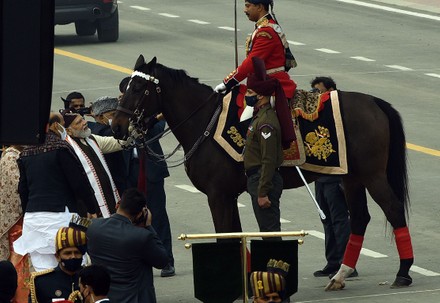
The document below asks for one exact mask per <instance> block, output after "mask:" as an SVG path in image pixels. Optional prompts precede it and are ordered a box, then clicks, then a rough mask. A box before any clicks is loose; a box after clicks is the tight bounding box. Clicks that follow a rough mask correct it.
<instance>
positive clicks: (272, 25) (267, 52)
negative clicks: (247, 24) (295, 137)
mask: <svg viewBox="0 0 440 303" xmlns="http://www.w3.org/2000/svg"><path fill="white" fill-rule="evenodd" d="M269 6H270V7H271V12H272V14H270V13H269ZM244 13H245V14H246V16H247V17H248V19H249V20H250V21H253V22H256V23H255V30H254V32H253V33H252V35H251V36H249V37H248V39H247V41H246V59H244V60H243V62H242V63H241V65H240V66H239V67H237V68H236V69H235V70H234V71H233V72H231V73H230V74H229V75H228V76H227V77H226V78H225V79H224V80H223V81H222V83H220V84H219V85H217V86H216V87H215V89H214V90H215V91H216V92H226V91H229V90H231V89H232V87H234V86H236V85H237V84H239V83H240V82H241V81H242V80H244V79H245V78H246V77H247V75H248V74H251V73H253V72H254V68H253V65H252V58H253V57H259V58H261V59H263V61H264V64H265V66H266V69H267V74H268V75H269V77H273V78H277V79H278V80H279V81H280V83H281V86H282V87H283V89H284V94H285V95H286V97H287V99H291V98H292V97H293V95H294V93H295V89H296V83H295V82H294V81H293V80H292V79H290V76H289V74H288V73H287V71H288V70H289V69H290V68H291V67H295V66H296V62H295V59H294V58H293V55H292V53H291V52H290V49H289V44H288V42H287V40H286V37H285V35H284V33H283V31H282V29H281V27H280V25H279V24H278V22H277V20H276V19H275V17H274V16H275V15H274V13H273V0H245V4H244Z"/></svg>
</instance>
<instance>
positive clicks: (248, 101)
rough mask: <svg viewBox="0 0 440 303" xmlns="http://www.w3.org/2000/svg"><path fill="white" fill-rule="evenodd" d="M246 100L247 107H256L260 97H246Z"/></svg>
mask: <svg viewBox="0 0 440 303" xmlns="http://www.w3.org/2000/svg"><path fill="white" fill-rule="evenodd" d="M244 98H245V100H246V105H247V106H252V107H254V106H255V104H257V102H258V97H257V95H254V96H244Z"/></svg>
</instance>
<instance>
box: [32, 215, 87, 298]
mask: <svg viewBox="0 0 440 303" xmlns="http://www.w3.org/2000/svg"><path fill="white" fill-rule="evenodd" d="M76 220H81V221H82V222H86V221H87V219H83V218H77V219H76ZM89 223H90V222H88V223H86V224H89ZM71 226H72V225H71ZM86 244H87V238H86V233H85V231H84V230H80V229H78V225H76V226H75V228H74V227H62V228H60V229H59V230H58V232H57V235H56V238H55V246H56V253H55V257H56V259H57V260H58V266H57V267H55V268H52V269H48V270H44V271H40V272H34V273H32V275H31V281H30V296H29V302H31V303H35V302H38V303H50V302H54V301H55V300H56V301H58V300H60V301H61V300H67V299H68V298H69V296H70V295H71V294H72V293H74V292H76V291H79V285H78V279H79V278H78V272H79V270H80V269H81V268H82V265H81V264H82V261H83V256H84V254H85V253H86ZM78 302H79V301H78Z"/></svg>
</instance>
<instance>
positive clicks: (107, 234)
mask: <svg viewBox="0 0 440 303" xmlns="http://www.w3.org/2000/svg"><path fill="white" fill-rule="evenodd" d="M87 239H88V244H87V246H88V253H89V255H90V257H91V259H92V263H93V264H100V265H103V266H105V267H106V268H107V270H108V271H109V273H110V276H111V281H112V282H111V285H110V292H109V294H108V297H109V298H110V300H111V301H113V302H118V303H138V302H139V303H156V294H155V290H154V285H153V271H152V267H155V268H163V267H165V266H166V265H167V264H168V254H167V252H166V250H165V248H164V247H163V245H162V242H161V241H160V240H159V237H158V236H157V234H156V232H155V231H154V229H153V228H152V227H151V226H149V227H147V228H143V227H137V226H134V225H133V224H132V223H131V222H130V220H129V219H128V218H126V217H124V216H122V215H119V214H114V215H112V216H111V217H110V218H106V219H102V218H100V219H94V220H93V222H92V224H91V225H90V226H89V228H88V230H87Z"/></svg>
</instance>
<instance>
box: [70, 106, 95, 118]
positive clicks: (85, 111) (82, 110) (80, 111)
mask: <svg viewBox="0 0 440 303" xmlns="http://www.w3.org/2000/svg"><path fill="white" fill-rule="evenodd" d="M72 111H73V112H74V113H77V114H80V115H81V116H84V115H90V114H91V113H92V109H91V108H90V107H81V108H78V109H73V108H72Z"/></svg>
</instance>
